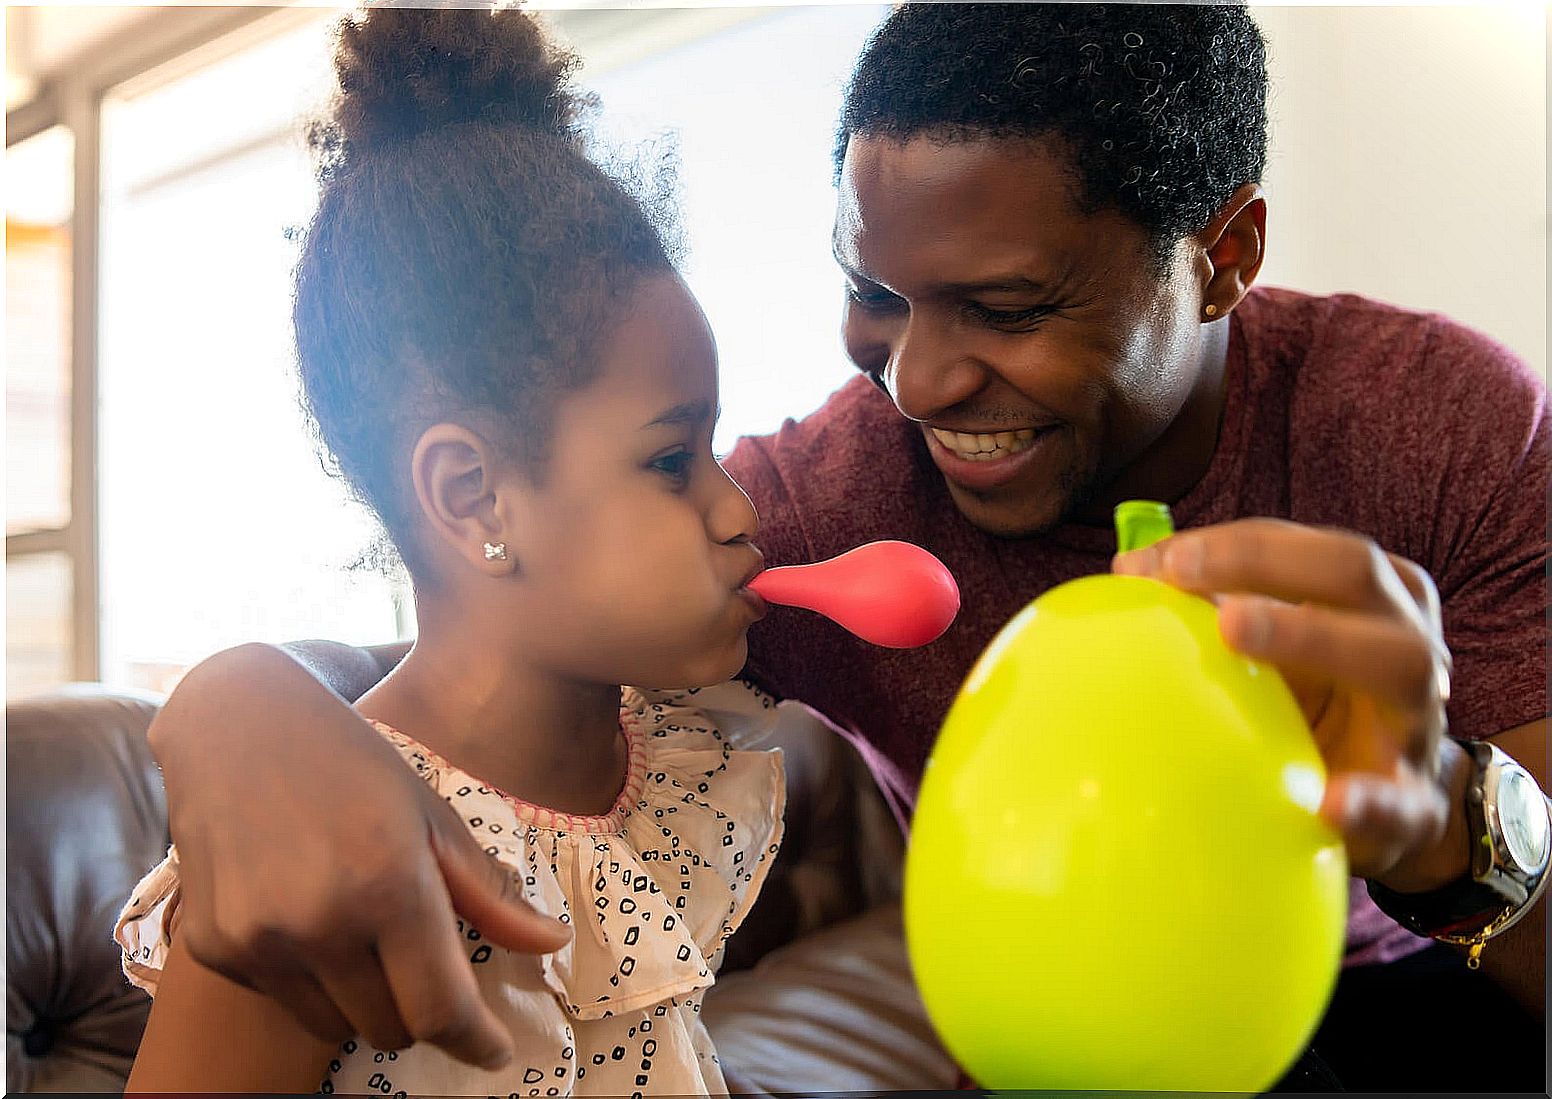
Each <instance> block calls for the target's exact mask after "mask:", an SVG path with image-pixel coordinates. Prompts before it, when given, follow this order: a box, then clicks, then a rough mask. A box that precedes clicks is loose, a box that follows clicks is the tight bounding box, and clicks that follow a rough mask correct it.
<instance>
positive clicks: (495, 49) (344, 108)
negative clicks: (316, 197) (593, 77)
mask: <svg viewBox="0 0 1552 1099" xmlns="http://www.w3.org/2000/svg"><path fill="white" fill-rule="evenodd" d="M576 64H577V59H576V57H575V56H574V55H572V54H569V53H567V52H565V51H563V50H560V49H557V48H556V47H554V46H552V45H551V44H550V43H549V42H548V41H547V40H546V38H545V36H544V32H543V31H542V30H541V29H540V27H539V25H538V24H537V23H536V22H535V21H534V20H533V19H532V18H531V17H530V16H529V15H528V14H527V13H525V12H523V11H520V10H518V9H516V8H512V7H508V8H497V9H494V10H492V9H491V8H488V7H481V8H431V9H414V8H399V7H374V8H371V9H369V10H368V11H367V12H366V14H365V16H364V17H361V18H356V19H352V18H346V19H344V20H342V21H341V23H340V26H339V38H338V42H337V44H336V47H335V53H334V67H335V70H336V71H337V73H338V74H339V83H340V96H339V100H338V102H337V104H336V106H335V110H334V118H333V120H332V121H333V126H332V129H333V130H334V137H335V138H336V139H337V140H338V141H341V142H343V143H344V145H345V146H346V147H347V148H352V149H357V150H359V149H363V148H368V147H373V146H379V145H384V144H391V143H395V142H402V141H406V140H409V139H410V138H413V137H415V136H416V135H418V134H422V133H425V132H427V131H429V130H434V129H437V128H439V127H442V126H448V125H452V124H455V123H459V122H472V121H475V120H483V121H487V122H493V123H503V122H505V123H512V124H517V125H523V126H527V127H530V128H533V129H537V130H543V131H549V132H552V133H557V134H565V133H568V132H570V130H571V128H572V126H573V123H574V121H575V118H576V115H577V113H578V106H579V100H578V97H577V96H576V95H574V94H573V93H572V91H571V89H570V87H569V78H570V75H571V72H572V70H573V69H575V67H576Z"/></svg>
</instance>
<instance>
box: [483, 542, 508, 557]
mask: <svg viewBox="0 0 1552 1099" xmlns="http://www.w3.org/2000/svg"><path fill="white" fill-rule="evenodd" d="M506 559H507V544H506V543H505V542H486V543H485V560H487V561H505V560H506Z"/></svg>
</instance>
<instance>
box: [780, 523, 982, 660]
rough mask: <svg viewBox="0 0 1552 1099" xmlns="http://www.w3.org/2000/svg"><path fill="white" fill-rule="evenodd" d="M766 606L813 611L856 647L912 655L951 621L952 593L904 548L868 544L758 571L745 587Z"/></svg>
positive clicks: (940, 567) (947, 580)
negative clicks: (858, 643) (862, 644)
mask: <svg viewBox="0 0 1552 1099" xmlns="http://www.w3.org/2000/svg"><path fill="white" fill-rule="evenodd" d="M749 587H750V588H751V589H752V590H753V591H755V592H758V593H759V594H760V595H761V596H763V597H764V598H765V600H766V601H767V602H770V603H781V604H783V605H785V606H789V607H804V608H806V609H808V610H811V611H818V612H819V613H820V614H822V615H824V616H825V617H826V618H828V619H830V620H832V621H834V622H836V623H838V624H840V625H841V626H844V627H845V628H846V629H848V630H850V631H851V632H852V633H854V634H856V635H857V636H858V637H860V638H862V640H864V641H869V642H871V643H873V644H874V645H882V646H884V647H886V648H890V649H914V648H916V647H917V646H918V645H925V644H927V642H929V641H935V640H936V639H937V638H938V637H939V636H941V635H942V633H943V631H944V630H946V629H948V627H949V623H951V622H953V621H954V616H955V615H956V614H958V613H959V585H958V584H956V583H954V577H953V575H952V574H951V573H950V572H949V571H948V569H947V568H946V567H945V566H944V564H943V562H942V561H939V560H938V559H937V558H936V557H934V556H933V555H932V554H930V553H928V552H927V551H926V550H924V549H922V548H921V547H920V546H913V545H912V544H911V543H909V542H869V543H867V544H866V545H862V546H858V547H857V548H856V549H853V550H848V551H847V552H845V553H843V554H841V555H840V556H839V557H832V558H830V559H829V560H828V561H818V562H815V563H814V564H812V565H785V566H782V567H780V568H774V569H766V570H765V571H764V572H762V573H760V574H759V575H758V576H756V577H755V578H754V579H753V580H752V581H750V583H749Z"/></svg>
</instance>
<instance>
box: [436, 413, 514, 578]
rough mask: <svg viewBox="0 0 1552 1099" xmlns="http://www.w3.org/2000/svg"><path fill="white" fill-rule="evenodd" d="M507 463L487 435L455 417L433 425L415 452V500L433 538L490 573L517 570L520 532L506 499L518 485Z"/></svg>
mask: <svg viewBox="0 0 1552 1099" xmlns="http://www.w3.org/2000/svg"><path fill="white" fill-rule="evenodd" d="M502 468H503V465H502V463H501V461H500V458H499V455H498V454H497V453H496V451H495V449H494V448H493V447H491V445H490V443H489V442H487V441H486V440H485V438H484V437H483V436H481V435H480V434H479V433H478V432H475V431H471V430H470V429H469V428H467V427H464V426H463V425H461V424H453V423H440V424H436V425H434V426H432V427H429V428H427V429H426V430H425V431H424V432H422V433H421V436H420V439H419V440H418V441H417V442H416V443H415V450H414V453H413V454H412V455H411V457H410V477H411V480H412V481H413V482H414V486H415V500H416V502H417V503H418V504H419V506H420V511H421V515H422V516H423V517H424V518H425V521H426V525H427V527H428V528H429V531H430V535H431V541H432V542H433V543H434V544H440V545H441V546H442V547H444V549H445V550H451V551H452V552H453V553H456V554H457V555H458V556H459V557H461V558H463V560H465V561H466V562H468V563H469V564H470V565H472V566H473V567H475V568H477V569H478V570H479V571H481V572H483V573H485V574H486V575H488V576H507V575H510V574H512V573H514V572H516V571H517V553H516V548H515V545H514V543H515V541H516V533H517V532H516V531H515V530H510V529H508V528H509V527H511V526H512V519H511V510H510V509H509V508H507V507H503V506H502V500H501V494H502V493H510V492H511V491H513V487H512V482H511V479H510V478H505V479H503V478H501V477H500V476H499V474H500V472H501V470H502ZM498 485H499V486H500V487H499V491H498ZM508 503H510V501H508Z"/></svg>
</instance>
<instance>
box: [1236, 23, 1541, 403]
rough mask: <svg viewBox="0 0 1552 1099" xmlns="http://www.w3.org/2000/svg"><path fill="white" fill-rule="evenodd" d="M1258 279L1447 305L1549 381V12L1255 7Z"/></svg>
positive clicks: (1424, 305) (1431, 305)
mask: <svg viewBox="0 0 1552 1099" xmlns="http://www.w3.org/2000/svg"><path fill="white" fill-rule="evenodd" d="M1254 12H1255V17H1256V20H1257V21H1258V22H1259V23H1260V25H1261V28H1262V30H1263V31H1264V33H1265V35H1266V38H1267V44H1268V53H1269V55H1270V66H1271V71H1272V92H1273V95H1272V100H1271V114H1272V149H1271V158H1270V162H1269V166H1268V171H1267V174H1266V184H1267V192H1268V227H1267V239H1268V245H1267V251H1268V255H1267V261H1266V266H1265V268H1264V271H1263V274H1262V281H1263V282H1268V283H1273V284H1277V285H1283V286H1293V287H1297V288H1300V289H1308V290H1315V291H1334V290H1355V291H1359V292H1362V293H1365V294H1369V295H1371V296H1374V297H1378V298H1383V299H1385V300H1388V301H1393V302H1396V303H1398V304H1402V305H1408V306H1415V307H1419V308H1427V309H1438V310H1441V311H1443V312H1445V313H1448V314H1450V315H1451V316H1453V317H1455V318H1456V319H1458V320H1461V321H1463V322H1465V323H1467V324H1470V325H1472V326H1473V327H1476V328H1478V329H1481V330H1482V331H1484V332H1487V333H1488V334H1489V335H1491V336H1493V337H1495V338H1496V339H1498V340H1500V341H1502V342H1503V343H1505V344H1507V345H1508V346H1509V347H1511V348H1513V349H1514V350H1515V351H1517V352H1518V353H1519V354H1520V355H1521V356H1523V357H1524V358H1525V360H1526V361H1527V362H1529V363H1530V364H1531V366H1532V367H1534V368H1536V369H1537V370H1539V371H1541V373H1542V376H1543V377H1545V376H1546V370H1547V354H1546V304H1547V297H1546V245H1547V215H1546V47H1547V22H1546V9H1545V8H1544V7H1542V6H1541V5H1538V4H1527V3H1524V2H1520V3H1516V4H1513V5H1505V4H1497V5H1487V4H1483V5H1478V6H1474V7H1469V8H1468V7H1442V6H1435V7H1399V6H1398V7H1363V8H1349V7H1311V6H1298V7H1286V6H1257V7H1255V8H1254Z"/></svg>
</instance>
